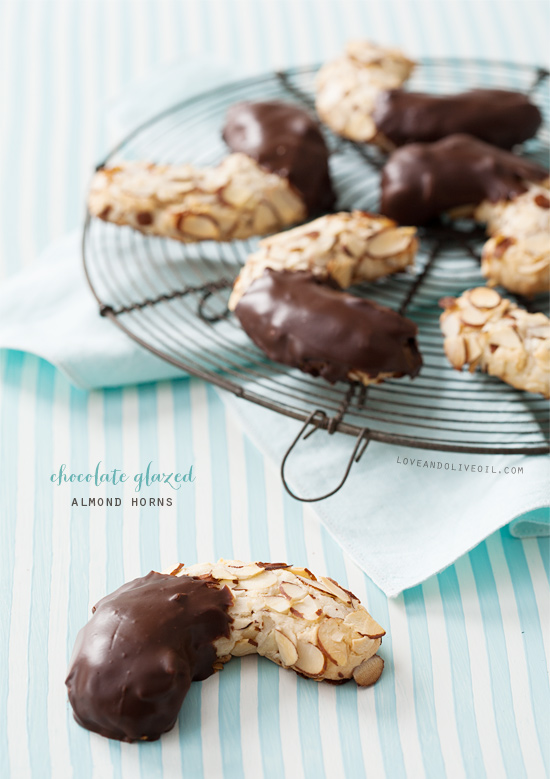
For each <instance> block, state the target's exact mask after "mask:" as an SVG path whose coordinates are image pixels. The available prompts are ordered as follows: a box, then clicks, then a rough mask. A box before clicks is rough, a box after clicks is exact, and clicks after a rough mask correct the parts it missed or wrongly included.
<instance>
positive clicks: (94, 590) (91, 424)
mask: <svg viewBox="0 0 550 779" xmlns="http://www.w3.org/2000/svg"><path fill="white" fill-rule="evenodd" d="M87 421H88V472H89V473H93V472H94V470H95V467H96V464H97V463H98V462H99V461H100V460H101V461H102V464H101V471H102V472H104V471H107V469H108V463H107V462H106V453H105V437H104V434H103V431H104V427H103V394H102V393H101V392H92V393H90V396H89V402H88V420H87ZM89 495H90V497H93V498H96V503H97V498H103V500H105V497H106V489H105V485H104V484H102V485H101V486H100V487H96V486H95V485H94V484H92V485H90V487H89ZM89 515H90V527H89V538H90V560H89V565H88V609H87V613H88V615H90V616H91V613H92V607H93V606H94V605H95V604H96V603H97V601H98V600H100V599H101V598H103V597H104V596H105V595H106V594H107V593H106V592H105V581H106V576H105V571H106V566H107V543H106V532H107V510H106V507H105V505H103V506H98V505H96V506H94V507H93V508H90V509H89ZM90 751H91V754H92V763H93V766H94V773H95V775H97V776H101V777H102V778H103V777H105V779H109V777H111V776H112V775H113V766H112V763H111V753H110V749H109V742H108V741H107V739H105V738H101V737H90Z"/></svg>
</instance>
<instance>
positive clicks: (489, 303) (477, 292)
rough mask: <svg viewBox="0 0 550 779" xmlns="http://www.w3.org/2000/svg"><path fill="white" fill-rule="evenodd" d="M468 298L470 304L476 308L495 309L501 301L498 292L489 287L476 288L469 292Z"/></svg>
mask: <svg viewBox="0 0 550 779" xmlns="http://www.w3.org/2000/svg"><path fill="white" fill-rule="evenodd" d="M468 297H469V300H470V303H471V304H472V305H474V306H476V308H495V307H496V306H498V304H499V303H500V301H501V300H502V298H501V297H500V295H499V294H498V292H495V290H494V289H489V287H476V288H475V289H472V290H470V294H469V296H468Z"/></svg>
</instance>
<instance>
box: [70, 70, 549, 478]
mask: <svg viewBox="0 0 550 779" xmlns="http://www.w3.org/2000/svg"><path fill="white" fill-rule="evenodd" d="M316 70H317V68H315V67H311V68H297V69H291V70H287V71H284V72H281V73H272V74H268V75H266V76H261V77H255V78H250V79H246V80H243V81H240V82H238V83H235V84H232V85H229V86H224V87H223V89H215V90H212V91H210V92H208V93H205V94H203V95H200V96H198V97H195V98H192V99H191V100H187V101H185V102H183V103H181V104H180V105H177V106H174V107H173V108H171V109H170V110H168V111H165V112H164V113H162V114H161V115H159V116H157V117H155V118H154V119H151V120H150V121H148V122H146V123H145V124H144V125H142V126H141V127H140V128H138V129H137V130H135V131H134V132H133V133H132V134H131V135H129V136H128V137H127V138H126V139H125V140H124V141H123V142H122V143H121V144H119V145H118V146H117V147H116V148H115V149H114V150H113V152H112V153H111V154H110V155H109V157H108V158H107V159H106V160H105V161H104V162H103V163H102V164H112V163H113V162H114V160H115V159H121V158H128V159H149V160H153V161H156V162H193V163H195V164H197V165H206V164H214V163H216V162H218V161H219V160H220V159H221V158H222V157H223V156H224V155H225V154H226V153H227V150H226V149H225V147H224V144H223V142H222V140H221V136H220V130H221V127H222V125H223V122H224V117H225V113H226V111H227V109H228V108H229V106H230V105H232V104H233V103H236V102H238V101H239V100H244V99H246V100H267V99H275V98H278V99H283V100H288V101H293V102H297V103H299V104H301V105H304V106H306V107H309V108H311V106H312V105H313V90H312V87H313V79H314V76H315V73H316ZM547 77H548V73H547V72H546V71H544V70H541V69H537V68H532V67H528V66H522V65H515V64H509V63H499V62H486V61H481V60H457V59H437V60H433V59H432V60H425V61H423V62H422V63H421V66H420V67H419V68H418V70H417V72H416V74H415V76H414V77H413V79H412V81H411V88H412V89H415V90H423V91H433V92H439V93H444V92H452V91H456V89H457V85H458V86H459V87H460V88H461V89H465V88H468V87H474V86H485V87H490V86H500V87H508V88H513V89H517V90H518V91H524V92H526V93H529V94H530V95H531V97H532V99H534V100H535V102H537V104H538V105H539V107H540V108H541V110H542V111H543V114H544V116H545V120H546V121H545V125H544V127H543V128H542V129H541V131H540V132H539V135H538V137H537V138H536V139H534V140H531V141H529V142H528V143H527V144H525V146H524V151H525V153H526V154H528V155H529V156H530V157H534V158H537V159H539V160H543V161H545V160H546V155H547V148H548V124H547V120H548V115H549V106H548V101H549V98H548V92H547V90H545V89H544V84H545V80H546V79H547ZM326 138H327V143H328V144H329V148H330V149H331V175H332V178H333V181H334V185H335V190H336V192H337V195H338V207H339V208H340V209H342V210H348V209H351V208H360V209H364V210H367V211H377V210H378V198H379V169H380V167H381V165H382V164H383V161H384V158H383V156H382V154H381V153H380V152H379V151H377V150H376V149H373V148H369V147H366V146H362V145H359V144H354V143H352V142H349V141H345V140H343V139H341V138H338V137H336V136H334V135H332V134H331V133H329V132H328V131H327V133H326ZM420 234H421V251H420V252H419V256H418V261H417V267H416V270H415V272H414V273H411V274H401V275H399V276H394V277H391V278H388V279H385V280H382V281H379V282H377V283H375V284H371V285H362V286H360V287H357V288H355V289H354V290H353V291H354V293H355V294H358V295H361V296H365V297H367V296H368V297H369V299H372V300H375V301H376V302H378V303H381V304H382V305H387V306H389V307H391V308H393V309H395V310H397V311H400V312H401V313H406V314H407V316H409V317H410V318H411V319H413V320H414V321H415V322H416V323H417V324H418V327H419V338H418V340H419V347H420V350H421V352H422V355H423V358H424V366H423V368H422V371H421V373H420V375H419V376H418V377H417V378H416V379H414V380H409V379H408V378H405V379H399V380H390V381H387V382H385V383H384V384H381V385H377V386H370V387H369V388H368V390H367V388H365V387H356V386H352V387H350V385H349V384H347V383H339V384H337V385H334V386H331V385H329V384H327V383H325V382H323V381H322V380H320V379H314V378H312V377H310V376H307V375H306V374H303V373H301V372H300V371H296V370H292V369H289V368H286V367H284V366H282V365H278V364H276V363H273V362H270V361H268V360H267V358H266V357H265V355H264V354H263V353H262V352H261V351H260V350H259V349H257V348H256V347H255V346H254V345H253V344H252V343H251V342H250V341H249V340H248V339H247V338H246V336H245V335H244V333H243V332H242V330H241V328H240V326H239V324H238V322H237V321H236V320H235V318H234V317H233V316H232V315H228V312H227V299H228V295H229V288H230V284H231V281H232V280H233V279H234V278H235V276H236V275H237V273H238V271H239V269H240V267H241V266H242V264H243V263H244V261H245V259H246V256H247V255H248V254H249V253H250V252H251V251H253V250H254V248H255V247H256V246H257V240H256V239H250V240H248V241H235V242H233V243H231V244H213V243H211V242H205V243H202V244H197V245H184V244H179V243H177V242H174V241H169V240H164V239H160V238H151V237H146V236H143V235H141V234H140V233H137V232H135V231H132V230H131V229H129V228H121V227H117V226H114V225H110V224H106V223H104V222H102V221H100V220H97V219H90V218H89V217H88V218H87V219H86V223H85V228H84V233H83V243H82V249H83V258H84V266H85V271H86V275H87V278H88V281H89V283H90V286H91V288H92V291H93V293H94V295H95V297H96V299H97V301H98V304H99V307H100V313H101V314H102V315H103V316H105V317H107V318H108V319H110V320H111V321H112V322H113V323H114V324H116V325H117V326H118V327H119V328H121V329H122V330H123V331H124V332H126V333H127V334H128V335H129V336H131V337H132V338H133V339H134V340H136V341H137V342H138V343H140V344H141V345H142V346H144V347H146V348H147V349H148V350H149V351H151V352H153V353H154V354H156V355H157V356H159V357H162V358H163V359H165V360H167V361H168V362H170V363H171V364H172V365H175V366H177V367H179V368H181V370H182V371H186V372H187V373H190V374H192V375H195V376H198V377H200V378H202V379H205V380H206V381H209V382H211V383H213V384H215V385H217V386H219V387H222V388H224V389H226V390H229V391H230V392H233V393H234V394H235V395H237V396H239V397H242V398H245V399H247V400H250V401H252V402H255V403H258V404H260V405H262V406H265V407H266V408H269V409H272V410H274V411H277V412H279V413H282V414H286V415H287V416H289V417H293V418H295V419H297V420H301V421H302V422H304V423H306V424H305V425H304V428H303V430H305V428H306V427H307V421H308V420H312V419H314V421H315V428H314V429H315V430H318V429H323V428H324V429H327V430H328V431H329V433H334V432H335V431H338V432H342V433H346V434H350V435H354V436H356V437H358V443H359V442H360V441H361V440H362V436H364V435H365V432H364V431H365V430H368V440H372V441H383V442H386V443H393V444H401V445H406V446H411V447H420V448H424V449H430V450H443V451H455V452H475V453H478V454H487V453H523V454H539V453H542V452H546V451H548V449H549V431H548V421H549V420H548V410H547V403H546V401H545V400H544V399H543V398H541V397H538V396H535V395H531V394H528V393H523V392H519V391H517V390H514V389H513V388H511V387H509V386H508V385H506V384H504V383H502V382H500V381H499V380H498V379H495V378H492V377H490V376H486V375H484V374H479V373H477V374H470V373H467V372H464V373H458V372H457V371H454V370H453V369H452V368H451V366H450V365H449V363H448V361H447V360H446V358H445V356H444V353H443V347H442V336H441V333H440V330H439V314H440V308H439V306H438V301H439V299H440V298H441V297H444V296H447V295H457V294H460V293H461V292H462V291H463V290H465V289H467V288H469V287H472V286H476V285H479V284H483V283H484V280H483V278H482V276H481V273H480V263H479V253H480V249H481V246H482V243H483V240H484V233H483V230H481V229H480V228H478V227H476V226H475V225H473V224H472V223H469V222H467V221H464V222H461V223H458V224H455V225H442V226H441V227H439V228H437V229H434V228H432V229H423V230H421V231H420ZM519 302H520V303H521V304H522V305H525V301H519ZM543 303H544V301H542V302H541V301H535V303H530V304H529V306H530V307H531V308H532V310H540V309H541V308H542V305H543ZM300 435H301V434H300ZM300 435H299V436H298V438H297V439H296V441H295V443H297V442H298V440H299V439H300ZM285 461H286V458H285ZM352 462H353V457H352V458H351V459H350V462H349V464H348V471H349V468H350V467H351V464H352ZM346 474H347V472H346Z"/></svg>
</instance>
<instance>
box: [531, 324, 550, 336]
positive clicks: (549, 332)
mask: <svg viewBox="0 0 550 779" xmlns="http://www.w3.org/2000/svg"><path fill="white" fill-rule="evenodd" d="M527 335H529V336H531V337H533V338H550V325H539V326H538V327H530V328H529V330H528V331H527Z"/></svg>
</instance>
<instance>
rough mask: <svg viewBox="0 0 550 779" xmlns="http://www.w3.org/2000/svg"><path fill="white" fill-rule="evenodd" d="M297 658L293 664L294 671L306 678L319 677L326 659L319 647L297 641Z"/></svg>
mask: <svg viewBox="0 0 550 779" xmlns="http://www.w3.org/2000/svg"><path fill="white" fill-rule="evenodd" d="M297 650H298V658H297V660H296V661H295V663H294V666H295V668H296V670H298V671H300V672H301V673H304V674H307V675H308V676H319V675H320V674H322V673H323V671H324V670H325V668H326V665H327V659H326V657H325V656H324V654H323V653H322V652H321V650H320V649H319V647H316V646H314V645H313V644H310V643H309V641H298V646H297Z"/></svg>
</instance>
